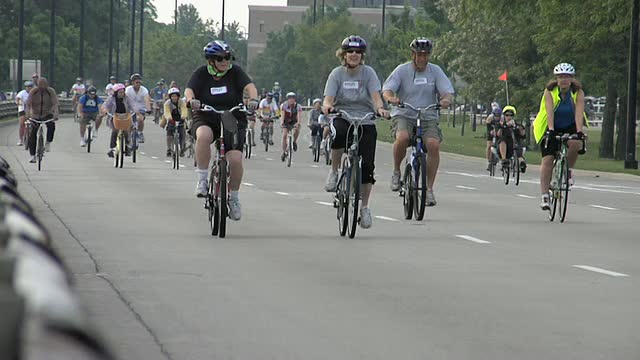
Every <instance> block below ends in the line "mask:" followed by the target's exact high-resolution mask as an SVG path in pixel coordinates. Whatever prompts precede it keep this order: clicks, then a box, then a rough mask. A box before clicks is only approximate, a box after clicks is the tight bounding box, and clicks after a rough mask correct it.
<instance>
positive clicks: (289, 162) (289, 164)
mask: <svg viewBox="0 0 640 360" xmlns="http://www.w3.org/2000/svg"><path fill="white" fill-rule="evenodd" d="M291 131H293V130H291ZM291 131H289V133H291ZM287 140H288V142H289V144H288V145H287V147H288V149H289V156H287V167H291V159H292V158H293V136H291V135H289V136H288V137H287Z"/></svg>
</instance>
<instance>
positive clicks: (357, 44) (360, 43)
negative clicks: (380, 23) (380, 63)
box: [340, 35, 367, 52]
mask: <svg viewBox="0 0 640 360" xmlns="http://www.w3.org/2000/svg"><path fill="white" fill-rule="evenodd" d="M340 47H341V48H342V50H348V49H360V50H362V51H363V52H364V51H367V42H366V41H365V39H363V38H362V37H360V36H358V35H350V36H347V37H346V38H344V40H342V45H341V46H340Z"/></svg>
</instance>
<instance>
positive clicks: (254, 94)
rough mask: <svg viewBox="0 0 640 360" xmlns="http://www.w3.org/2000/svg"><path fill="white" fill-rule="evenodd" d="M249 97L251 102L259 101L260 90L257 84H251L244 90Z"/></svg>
mask: <svg viewBox="0 0 640 360" xmlns="http://www.w3.org/2000/svg"><path fill="white" fill-rule="evenodd" d="M243 91H244V92H246V93H247V94H248V95H249V100H258V89H257V88H256V86H255V84H253V83H249V84H247V86H245V87H244V89H243Z"/></svg>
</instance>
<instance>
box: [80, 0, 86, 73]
mask: <svg viewBox="0 0 640 360" xmlns="http://www.w3.org/2000/svg"><path fill="white" fill-rule="evenodd" d="M85 2H86V0H80V54H79V56H78V76H80V77H81V78H82V81H84V3H85Z"/></svg>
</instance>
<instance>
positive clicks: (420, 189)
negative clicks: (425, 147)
mask: <svg viewBox="0 0 640 360" xmlns="http://www.w3.org/2000/svg"><path fill="white" fill-rule="evenodd" d="M414 176H415V183H416V185H415V199H414V207H415V212H416V220H418V221H421V220H422V219H423V218H424V213H425V208H426V206H427V191H429V186H428V184H427V160H426V159H425V156H424V153H421V154H420V155H419V156H418V159H417V161H416V168H415V169H414Z"/></svg>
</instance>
